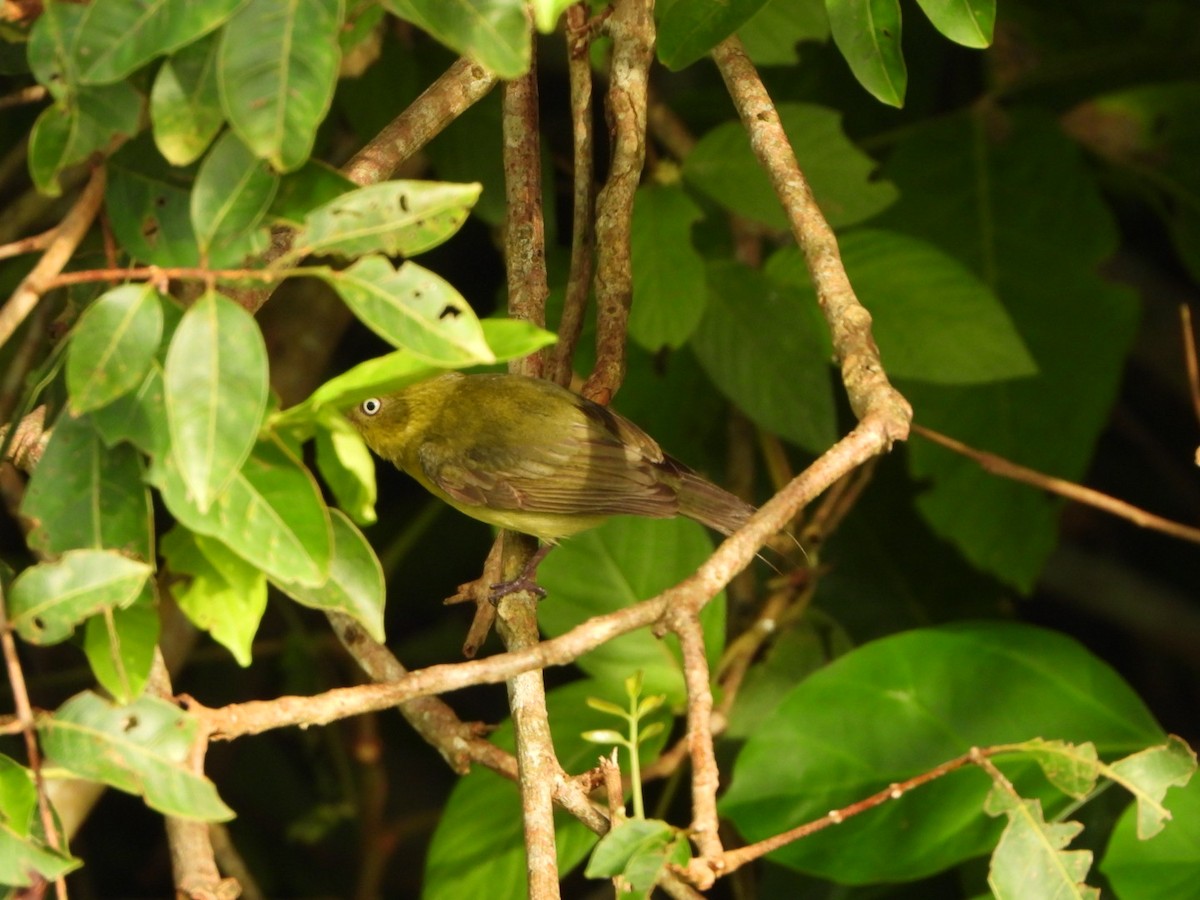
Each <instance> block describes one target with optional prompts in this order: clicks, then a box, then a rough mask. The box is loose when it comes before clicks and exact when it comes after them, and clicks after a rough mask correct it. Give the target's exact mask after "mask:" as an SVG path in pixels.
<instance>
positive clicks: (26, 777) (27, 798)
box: [0, 754, 37, 837]
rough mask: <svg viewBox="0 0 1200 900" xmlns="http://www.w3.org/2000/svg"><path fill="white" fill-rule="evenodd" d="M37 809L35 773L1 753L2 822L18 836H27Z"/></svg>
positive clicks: (0, 789) (0, 817) (0, 811)
mask: <svg viewBox="0 0 1200 900" xmlns="http://www.w3.org/2000/svg"><path fill="white" fill-rule="evenodd" d="M36 811H37V788H36V787H35V786H34V783H33V773H32V772H30V771H29V769H27V768H25V767H24V766H23V765H21V764H20V763H18V762H17V761H16V760H14V759H11V758H10V757H7V756H4V755H3V754H0V823H3V824H5V825H7V826H8V827H9V828H11V829H12V830H13V832H14V833H15V834H16V835H17V836H18V837H27V836H28V835H29V834H30V832H31V830H32V829H31V827H30V826H31V825H32V824H33V822H34V813H35V812H36Z"/></svg>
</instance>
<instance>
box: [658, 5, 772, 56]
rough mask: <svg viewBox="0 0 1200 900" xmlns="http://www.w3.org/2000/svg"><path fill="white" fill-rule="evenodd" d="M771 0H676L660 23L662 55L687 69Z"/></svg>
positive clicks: (659, 37) (660, 52)
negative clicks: (721, 0) (723, 1)
mask: <svg viewBox="0 0 1200 900" xmlns="http://www.w3.org/2000/svg"><path fill="white" fill-rule="evenodd" d="M766 2H767V0H728V2H725V3H713V2H711V0H676V2H674V3H672V4H670V5H669V6H668V7H667V9H666V12H665V13H663V14H662V19H661V21H660V22H659V23H658V40H657V49H658V58H659V60H660V61H661V62H662V64H663V65H664V66H666V67H667V68H668V69H672V70H676V71H678V70H679V69H682V68H684V67H685V66H689V65H691V64H692V63H694V62H695V61H696V60H698V59H700V58H701V57H702V56H704V55H705V54H707V53H708V52H709V51H710V50H712V48H713V47H715V46H716V45H717V44H719V43H721V41H723V40H725V38H727V37H729V35H731V34H733V33H734V32H735V31H737V30H738V29H739V28H741V27H742V25H744V24H745V23H746V22H747V21H748V20H749V19H750V18H751V17H752V16H753V15H754V14H755V13H757V12H758V11H759V10H760V9H761V8H762V7H763V6H764V5H765V4H766Z"/></svg>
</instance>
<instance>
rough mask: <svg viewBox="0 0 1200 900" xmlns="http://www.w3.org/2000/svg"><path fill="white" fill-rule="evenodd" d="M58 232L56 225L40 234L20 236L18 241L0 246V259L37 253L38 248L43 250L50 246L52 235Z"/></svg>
mask: <svg viewBox="0 0 1200 900" xmlns="http://www.w3.org/2000/svg"><path fill="white" fill-rule="evenodd" d="M56 234H58V228H57V226H56V227H54V228H49V229H47V230H46V231H43V232H42V233H41V234H34V235H31V236H29V237H27V238H21V240H19V241H12V242H11V243H8V244H5V245H4V246H2V247H0V259H8V258H10V257H13V256H22V255H24V254H26V253H37V252H38V251H39V250H45V249H46V248H47V247H49V246H50V242H51V241H53V240H54V236H55V235H56Z"/></svg>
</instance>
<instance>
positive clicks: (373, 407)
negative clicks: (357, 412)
mask: <svg viewBox="0 0 1200 900" xmlns="http://www.w3.org/2000/svg"><path fill="white" fill-rule="evenodd" d="M358 408H359V409H361V410H362V413H363V415H364V416H373V415H375V414H376V413H378V412H379V411H380V410H381V409H383V401H382V400H380V399H379V398H378V397H368V398H367V399H366V400H364V401H363V402H362V403H360V404H359V405H358Z"/></svg>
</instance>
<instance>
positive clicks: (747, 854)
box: [722, 747, 1010, 874]
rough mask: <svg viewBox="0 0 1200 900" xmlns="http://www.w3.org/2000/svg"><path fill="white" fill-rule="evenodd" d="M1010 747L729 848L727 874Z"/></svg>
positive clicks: (972, 753) (952, 763)
mask: <svg viewBox="0 0 1200 900" xmlns="http://www.w3.org/2000/svg"><path fill="white" fill-rule="evenodd" d="M1009 749H1010V748H1008V747H991V748H988V749H983V750H980V749H978V748H975V747H973V748H971V749H970V750H969V751H967V752H966V753H964V754H962V756H956V757H955V758H954V759H952V760H949V761H947V762H944V763H942V764H941V765H938V766H934V767H933V768H932V769H930V770H929V771H927V772H922V773H921V774H920V775H915V776H913V777H912V778H909V779H907V780H905V781H901V782H897V783H896V784H891V785H888V786H887V787H886V788H884V789H883V790H882V791H879V792H877V793H874V794H872V795H871V796H870V797H867V798H866V799H864V800H859V801H857V802H856V803H851V804H850V805H849V806H844V807H842V808H841V809H835V810H833V811H832V812H829V813H826V814H825V815H823V816H821V818H819V819H815V820H813V821H812V822H806V823H805V824H803V825H800V826H798V827H796V828H792V829H790V830H788V831H785V832H783V833H782V834H776V835H773V836H772V837H769V838H767V839H766V840H762V841H759V842H758V843H755V844H748V845H747V846H745V847H738V848H737V849H735V850H726V851H725V853H724V855H723V857H722V862H723V863H724V866H725V869H724V871H725V873H726V874H728V873H730V872H733V871H735V870H737V869H740V868H741V867H742V866H744V865H746V864H747V863H750V862H754V861H755V860H756V859H761V858H762V857H764V856H766V855H767V854H768V853H771V852H773V851H775V850H778V849H779V848H780V847H786V846H787V845H788V844H791V843H794V842H795V841H798V840H800V839H801V838H806V837H808V836H809V835H810V834H813V833H815V832H818V831H821V830H823V829H825V828H828V827H829V826H830V825H840V824H841V823H842V822H845V821H846V820H847V819H849V818H851V817H853V816H857V815H858V814H860V813H864V812H866V811H867V810H869V809H874V808H875V807H877V806H882V805H883V804H884V803H887V802H888V801H890V800H899V799H900V798H901V797H903V796H904V795H905V794H907V793H908V792H909V791H911V790H913V789H914V788H918V787H920V786H921V785H924V784H928V783H929V782H931V781H935V780H936V779H938V778H941V777H942V776H943V775H949V774H950V773H951V772H954V771H956V770H958V769H961V768H962V767H963V766H967V765H971V764H975V765H980V764H981V763H982V761H984V760H985V758H986V757H988V756H993V755H995V754H998V753H1003V752H1006V751H1007V750H1009Z"/></svg>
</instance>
